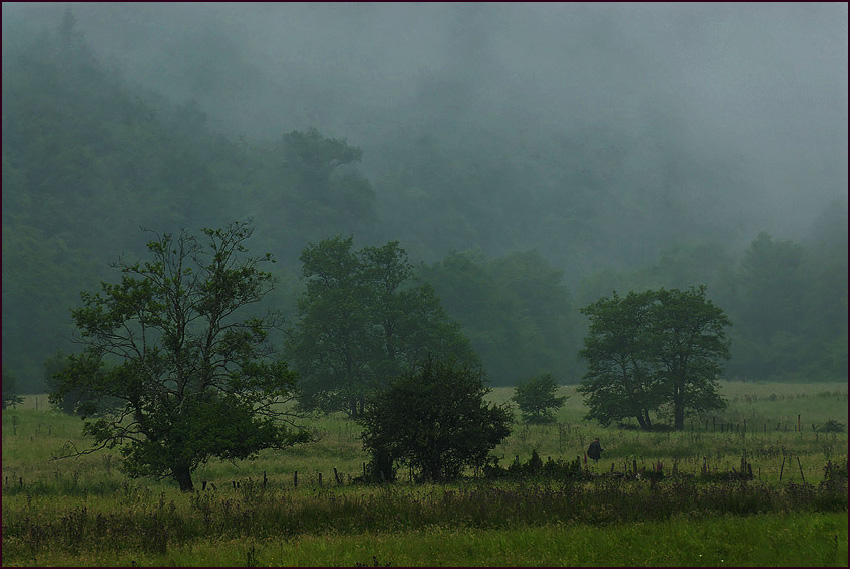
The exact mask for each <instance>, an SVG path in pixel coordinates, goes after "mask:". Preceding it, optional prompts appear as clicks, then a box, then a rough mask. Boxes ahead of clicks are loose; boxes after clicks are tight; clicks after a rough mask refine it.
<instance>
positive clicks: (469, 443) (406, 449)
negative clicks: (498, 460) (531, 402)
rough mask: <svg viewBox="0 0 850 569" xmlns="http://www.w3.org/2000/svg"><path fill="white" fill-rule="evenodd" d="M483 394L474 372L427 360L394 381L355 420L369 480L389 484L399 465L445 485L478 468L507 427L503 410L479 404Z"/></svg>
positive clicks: (509, 419)
mask: <svg viewBox="0 0 850 569" xmlns="http://www.w3.org/2000/svg"><path fill="white" fill-rule="evenodd" d="M489 391H490V390H489V388H487V387H486V386H485V385H484V380H483V374H482V372H481V371H480V370H479V369H477V368H472V367H470V366H468V365H463V364H459V363H457V362H455V361H451V360H448V361H444V360H440V359H437V358H434V357H431V356H429V357H426V358H425V360H423V362H422V363H421V365H418V366H416V368H414V369H412V370H409V371H407V372H405V373H404V374H402V375H401V376H399V377H397V378H396V379H394V380H393V381H392V382H390V385H389V386H388V387H387V388H386V389H385V390H383V391H381V392H380V393H379V394H377V395H376V396H375V397H374V398H373V399H372V400H371V401H370V403H369V405H367V407H366V411H365V413H364V414H363V416H362V418H361V419H360V421H361V423H362V424H363V433H362V438H363V446H364V448H365V449H366V450H367V451H368V452H369V453H370V454H371V455H372V465H373V473H372V474H373V476H376V477H381V478H383V479H385V480H386V479H390V478H392V477H394V474H395V469H396V468H397V467H398V466H402V465H403V466H408V467H410V468H413V469H414V470H415V471H417V472H418V474H419V477H420V478H421V479H424V480H438V481H445V480H452V479H455V478H457V477H458V476H460V475H461V474H462V472H463V469H464V468H466V467H467V466H471V467H480V466H482V465H483V464H484V463H485V462H486V460H487V456H488V454H489V452H490V450H492V449H493V448H494V447H495V446H496V445H497V444H499V442H501V441H502V439H504V438H505V437H507V436H508V435H509V434H510V431H511V429H510V426H511V423H512V422H513V416H512V414H511V412H510V410H509V409H508V408H507V407H506V406H499V405H495V404H488V403H486V402H485V401H484V396H485V395H486V394H487V393H488V392H489Z"/></svg>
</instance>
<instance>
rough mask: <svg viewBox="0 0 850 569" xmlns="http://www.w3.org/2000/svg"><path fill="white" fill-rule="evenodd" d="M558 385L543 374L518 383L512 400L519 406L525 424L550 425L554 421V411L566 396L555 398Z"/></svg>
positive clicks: (550, 377)
mask: <svg viewBox="0 0 850 569" xmlns="http://www.w3.org/2000/svg"><path fill="white" fill-rule="evenodd" d="M557 390H558V384H557V383H555V379H554V378H553V377H552V374H551V373H545V374H543V375H538V376H536V377H533V378H531V379H530V380H528V381H526V382H523V383H520V384H519V385H517V387H516V393H515V394H514V396H513V398H512V399H513V400H514V401H516V404H517V405H518V406H519V409H520V412H521V413H522V420H523V421H525V422H526V423H534V424H541V423H552V422H554V421H555V415H554V414H553V412H552V411H553V410H554V409H560V408H561V407H563V406H564V402H565V401H566V400H567V397H566V396H563V397H556V396H555V392H556V391H557Z"/></svg>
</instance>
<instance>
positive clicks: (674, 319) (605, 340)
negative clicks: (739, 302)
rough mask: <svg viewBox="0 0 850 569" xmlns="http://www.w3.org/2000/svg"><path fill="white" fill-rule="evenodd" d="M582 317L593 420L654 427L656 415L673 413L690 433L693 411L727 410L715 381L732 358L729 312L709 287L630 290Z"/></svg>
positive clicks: (678, 424)
mask: <svg viewBox="0 0 850 569" xmlns="http://www.w3.org/2000/svg"><path fill="white" fill-rule="evenodd" d="M582 312H583V313H584V314H586V315H587V316H588V318H589V321H590V325H589V330H588V335H587V337H586V338H585V346H584V348H583V349H582V350H581V352H580V355H581V357H582V358H583V359H585V360H586V362H587V364H588V372H587V373H586V374H585V377H584V381H583V382H582V384H581V385H580V386H579V388H578V389H579V392H581V393H584V394H585V402H586V404H587V406H588V408H589V411H588V414H587V417H588V418H589V419H596V420H597V421H599V422H600V423H601V424H603V425H607V424H610V423H611V422H614V421H621V420H623V419H626V418H629V417H634V418H635V419H637V421H638V424H640V426H641V427H642V428H644V429H649V428H651V427H652V421H651V415H650V413H651V412H655V413H657V412H659V411H661V410H664V409H668V408H669V409H670V410H671V411H672V415H673V419H674V428H676V429H679V430H681V429H682V428H684V418H685V413H686V411H687V410H691V411H697V412H699V411H710V410H715V409H719V408H722V407H723V405H724V401H723V399H722V398H721V397H720V395H719V394H718V392H717V383H716V381H717V378H718V377H719V376H720V374H721V373H722V366H721V364H720V362H721V361H722V360H726V359H729V344H730V342H729V340H728V339H727V337H726V327H728V326H730V325H731V322H730V321H729V319H728V318H727V317H726V315H725V314H724V313H723V310H722V309H720V308H719V307H717V306H716V305H714V303H713V302H711V301H710V300H708V299H707V298H706V287H705V286H699V287H691V288H689V289H688V290H687V291H681V290H678V289H670V290H665V289H663V288H662V289H659V290H649V291H645V292H641V293H635V292H629V294H628V295H627V296H626V297H625V298H620V297H619V296H617V294H616V292H615V293H614V294H613V296H612V297H611V298H603V299H600V300H599V301H597V302H595V303H594V304H591V305H589V306H587V307H585V308H584V309H582Z"/></svg>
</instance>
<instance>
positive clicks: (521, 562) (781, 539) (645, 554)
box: [4, 513, 848, 567]
mask: <svg viewBox="0 0 850 569" xmlns="http://www.w3.org/2000/svg"><path fill="white" fill-rule="evenodd" d="M847 530H848V526H847V514H846V513H844V514H789V515H759V516H748V517H736V516H720V517H714V518H706V519H697V518H693V517H676V518H673V519H670V520H665V521H658V522H639V523H628V524H618V525H615V526H605V527H598V526H592V525H583V524H563V525H550V526H538V527H519V528H513V529H509V530H474V529H470V528H444V527H431V528H427V529H423V530H419V531H405V532H392V533H363V534H359V535H321V536H302V537H298V538H294V539H280V538H270V539H266V540H254V539H244V540H243V539H232V540H221V539H217V540H196V541H193V542H192V543H189V544H184V545H181V546H179V547H174V548H171V549H170V550H169V551H168V552H167V553H166V554H145V553H140V552H120V551H109V552H96V553H81V554H77V555H74V554H70V553H67V552H65V553H63V552H53V551H44V552H43V553H41V554H40V555H39V556H38V558H37V560H28V561H25V560H15V561H14V562H12V563H6V562H5V561H6V560H4V565H6V566H21V565H30V564H34V561H37V563H38V564H39V565H42V566H88V567H91V566H101V567H106V566H121V565H123V566H127V565H131V564H136V565H139V566H160V567H168V566H177V567H188V566H195V567H246V566H257V567H275V566H278V567H279V566H290V567H306V566H324V567H333V566H340V567H342V566H347V567H352V566H357V565H358V564H359V565H365V566H376V565H379V566H397V567H400V566H408V567H439V566H455V567H457V566H469V567H500V566H502V567H510V566H514V567H516V566H526V567H530V566H549V567H554V566H633V567H641V566H680V567H721V566H738V567H747V566H750V567H758V566H762V567H764V566H773V567H800V566H816V567H836V566H845V567H846V566H847V563H848V555H847Z"/></svg>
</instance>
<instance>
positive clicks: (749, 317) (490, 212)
mask: <svg viewBox="0 0 850 569" xmlns="http://www.w3.org/2000/svg"><path fill="white" fill-rule="evenodd" d="M7 31H9V32H10V33H6V32H7ZM2 57H3V68H2V74H3V75H2V78H3V87H2V95H3V104H2V123H3V124H2V136H3V145H2V159H3V166H2V168H3V170H2V175H3V178H2V184H3V203H2V205H3V207H2V223H3V250H2V253H3V261H2V263H3V267H2V268H3V285H2V287H3V290H2V292H3V294H2V298H3V324H2V333H3V338H2V343H3V368H4V372H5V371H6V370H9V371H12V372H14V374H15V375H17V377H18V385H19V386H20V387H21V388H22V391H24V392H38V391H41V390H43V388H44V387H43V374H44V372H43V364H44V361H45V359H46V358H48V357H49V356H51V355H52V354H53V353H55V352H56V350H58V349H62V350H64V351H65V352H70V351H73V345H72V344H71V342H70V340H69V338H70V337H71V335H72V333H73V328H72V325H71V319H70V316H69V310H70V309H71V308H72V307H74V306H76V305H77V304H78V302H79V292H80V291H82V290H87V291H94V290H95V289H96V287H97V283H98V282H99V281H100V280H101V279H106V278H108V277H107V275H109V274H110V273H109V272H107V271H108V267H107V265H108V263H109V262H111V261H113V260H115V258H116V256H117V255H118V254H121V253H127V254H129V255H132V256H135V255H136V254H137V253H141V251H140V248H141V247H143V245H144V242H145V236H144V234H143V233H142V232H140V231H139V228H140V226H141V227H145V228H150V229H153V230H156V231H176V230H178V229H179V228H186V229H189V230H191V231H195V230H197V229H198V228H200V227H217V226H221V225H223V224H225V223H227V222H229V221H233V220H235V219H242V218H246V217H249V216H252V217H253V218H254V219H255V225H256V227H257V231H256V233H255V239H254V240H253V242H252V243H251V244H250V245H251V247H252V248H253V249H255V250H256V251H255V252H257V253H260V252H265V251H270V252H272V253H273V254H274V255H275V256H276V257H277V258H278V260H279V263H278V265H277V267H278V274H279V276H280V283H279V286H278V290H277V291H276V293H275V296H274V302H276V303H277V304H278V305H279V306H280V307H281V308H282V309H283V310H284V311H285V312H286V313H289V314H292V313H293V312H294V308H295V299H296V298H297V297H298V296H299V295H300V293H301V290H302V287H303V284H302V283H301V282H300V281H299V279H298V278H297V275H298V271H299V268H300V264H299V262H298V255H299V254H300V252H301V251H302V250H303V249H304V247H305V246H306V245H307V244H308V243H311V242H313V243H315V242H317V241H319V240H321V239H324V238H327V237H330V236H333V235H340V234H341V235H353V236H354V237H355V239H356V241H357V242H358V244H362V245H372V244H380V243H383V242H385V241H388V240H395V239H398V240H400V241H401V245H402V247H404V248H405V249H406V250H407V252H408V253H409V254H410V258H411V260H412V261H414V262H416V261H417V260H418V261H419V262H420V263H419V266H418V267H417V273H418V276H419V278H420V279H421V280H423V281H425V282H429V283H431V284H432V285H433V286H434V288H435V290H436V291H437V294H438V296H439V297H440V298H441V300H442V303H443V306H444V308H445V309H446V312H447V313H448V315H449V316H451V317H452V318H455V319H456V320H458V321H459V322H460V323H461V324H462V326H463V328H464V331H465V333H466V334H467V335H468V337H469V338H470V340H471V342H472V346H473V348H474V349H475V350H476V352H477V353H478V354H479V356H480V357H481V359H482V361H483V363H484V366H485V369H486V371H487V375H488V377H489V379H490V380H491V382H492V383H493V384H496V385H513V384H515V383H516V382H517V381H520V380H524V379H528V378H529V377H531V376H533V375H535V374H538V373H544V372H551V373H552V374H553V375H554V377H555V378H556V379H557V380H558V381H559V382H561V383H575V382H578V381H579V380H580V379H581V376H582V374H583V369H582V367H581V365H582V364H581V362H580V361H579V359H578V355H577V354H578V350H579V349H580V347H581V342H582V338H583V337H584V333H585V330H586V322H585V320H584V317H582V316H581V315H580V313H579V311H578V309H579V308H580V307H582V306H586V305H587V304H589V303H591V302H594V301H596V300H597V299H599V298H600V297H601V296H607V295H610V294H611V292H612V290H617V291H618V292H621V293H624V292H627V291H628V290H642V289H646V288H658V287H679V288H684V287H687V286H689V285H692V284H706V285H707V286H708V294H709V296H710V297H711V298H712V300H713V301H714V302H716V303H717V304H718V305H719V306H720V307H721V308H723V309H724V311H726V313H727V314H728V315H729V316H730V318H731V319H732V321H733V324H734V326H733V329H732V330H731V337H732V342H733V344H732V354H733V357H732V360H731V361H730V362H729V363H728V365H727V366H726V369H727V375H728V376H730V377H736V378H737V377H744V378H751V379H773V378H786V379H788V378H790V379H801V380H819V379H836V378H845V377H847V342H848V338H847V290H848V282H847V273H848V270H847V269H848V267H847V256H848V255H847V225H846V224H847V219H846V213H847V212H846V211H843V210H836V211H833V212H832V214H833V215H832V216H829V215H827V216H826V217H824V218H823V219H822V220H821V223H820V224H819V232H818V233H817V234H815V236H814V237H813V238H812V239H810V240H809V241H807V242H805V243H799V242H793V241H784V240H777V239H774V238H772V237H771V236H769V235H767V234H760V235H758V236H754V240H753V241H752V243H751V244H750V246H749V247H748V248H747V249H746V250H745V251H743V252H735V251H731V250H730V249H729V248H728V247H726V246H725V245H721V244H720V242H721V241H722V239H721V238H720V237H722V236H718V239H717V241H710V242H709V241H692V242H686V243H678V244H672V243H671V244H670V245H669V246H668V248H667V249H666V250H664V251H663V253H661V255H660V258H659V259H658V261H657V263H656V264H654V265H652V266H647V267H645V268H641V269H628V270H620V269H610V270H604V271H588V272H586V273H585V274H581V275H575V274H565V272H564V270H561V269H558V268H555V267H553V266H552V265H551V264H550V262H552V263H554V262H556V261H557V263H558V264H557V266H559V267H564V266H566V264H565V263H564V262H563V260H564V258H567V257H570V255H573V256H574V257H576V258H584V257H586V256H587V255H589V254H590V253H589V252H592V251H593V250H594V246H595V244H596V242H598V241H599V240H600V231H601V230H600V229H599V228H597V227H594V223H596V222H595V221H594V220H595V218H594V217H593V216H594V212H596V211H597V209H600V208H597V207H596V206H595V205H594V200H600V199H603V198H602V197H600V195H602V194H599V193H596V192H594V191H591V190H592V187H595V185H599V184H602V183H603V182H604V180H602V181H600V180H598V179H596V178H594V177H593V176H590V177H589V178H587V179H580V177H581V176H586V175H587V174H586V172H584V170H581V169H580V168H578V164H587V162H586V161H585V160H584V159H583V158H582V157H581V156H580V155H579V154H576V153H573V154H572V155H571V158H570V160H569V161H567V162H564V163H561V164H559V165H556V166H552V164H551V163H550V164H548V166H547V168H549V169H550V170H551V169H552V168H555V169H558V168H560V169H561V170H562V172H561V174H560V176H561V178H562V179H563V180H564V182H563V183H564V184H565V188H566V189H565V190H564V195H565V196H567V197H563V198H560V199H566V200H567V201H568V202H570V203H569V207H567V206H564V208H562V209H559V208H555V207H552V206H551V204H549V205H548V206H547V204H542V206H541V204H539V203H538V204H537V206H535V207H539V209H537V210H533V209H529V208H530V207H531V205H529V204H531V203H532V202H534V200H535V199H536V198H534V196H532V195H530V194H529V196H528V200H526V199H524V198H523V197H522V194H521V190H522V189H523V188H525V187H526V186H527V185H528V184H527V180H525V179H523V177H522V176H521V175H520V173H521V172H524V171H527V170H528V171H530V170H531V169H532V167H533V164H532V163H526V164H522V165H521V167H520V166H511V164H510V163H509V161H507V160H505V157H506V155H507V154H509V153H507V154H506V152H507V151H505V152H503V153H495V154H494V155H493V157H492V158H491V162H489V163H481V162H479V161H477V159H476V157H475V156H474V155H472V154H469V153H467V154H463V153H455V152H453V151H449V150H448V148H443V147H441V146H440V142H439V141H435V140H433V139H430V138H427V137H426V138H420V139H417V140H411V141H409V144H408V145H407V146H404V145H401V146H399V147H397V148H396V149H395V153H394V154H393V155H392V156H389V155H388V156H384V157H381V159H380V160H377V161H376V162H377V163H382V162H383V163H384V164H387V163H392V164H393V166H392V168H387V169H386V170H385V171H379V172H378V173H377V174H373V175H372V179H370V178H368V177H367V176H366V175H364V174H363V172H362V171H361V169H360V168H358V162H359V161H360V160H361V157H362V154H363V152H362V150H361V149H360V148H357V147H355V146H353V145H350V144H348V142H347V141H346V140H344V139H335V138H332V137H329V136H326V135H324V134H322V133H320V132H318V131H317V130H307V131H292V132H289V133H282V134H281V136H280V137H279V138H278V139H277V140H273V141H267V142H262V143H259V142H257V143H248V142H246V141H244V140H231V139H230V138H228V137H227V136H225V135H222V134H219V133H216V132H213V131H212V130H211V129H210V128H209V126H208V125H207V120H206V117H205V115H204V113H203V112H202V110H201V109H200V108H199V106H198V105H197V104H193V103H191V102H189V103H185V104H174V103H171V102H169V101H166V100H164V99H163V98H161V97H158V96H157V95H155V94H153V93H150V92H147V91H144V90H142V89H139V88H135V87H131V86H130V85H128V84H126V81H125V80H124V79H123V78H122V75H121V73H120V70H114V69H109V68H107V67H106V66H105V65H103V64H102V63H101V62H99V61H98V59H97V57H96V56H95V55H94V54H93V53H92V51H91V50H90V48H89V47H88V45H87V43H86V41H85V38H84V37H83V36H82V35H81V34H80V33H79V32H78V31H77V30H76V29H75V26H74V22H73V18H72V17H70V14H69V17H66V19H65V20H64V21H63V23H62V25H61V26H60V27H59V28H58V29H57V30H54V31H45V32H44V33H43V34H42V35H41V36H38V37H33V36H26V35H16V34H15V33H14V32H13V30H11V31H10V30H6V28H5V27H4V34H3V56H2ZM237 138H238V137H237ZM491 143H492V144H495V142H494V141H491ZM576 152H579V151H576ZM573 167H575V168H574V169H573ZM583 168H585V167H583ZM550 174H551V172H550ZM552 175H553V176H554V174H552ZM573 187H574V188H575V191H572V190H571V188H573ZM606 195H607V194H606ZM604 199H606V200H607V199H610V196H608V197H605V198H604ZM606 207H607V208H609V209H610V207H611V206H610V204H608V205H607V206H606ZM602 209H604V208H602ZM544 211H545V216H544V217H541V218H539V219H536V218H535V212H538V213H539V212H544ZM541 215H542V214H541ZM413 219H417V220H420V221H422V220H424V221H423V223H421V224H420V225H417V226H416V227H418V228H419V229H414V228H413V225H412V224H411V222H410V220H413ZM424 227H426V228H427V231H423V230H422V228H424ZM544 237H548V239H546V240H544V239H543V238H544ZM640 238H641V236H640V235H636V236H635V239H640ZM534 239H538V240H539V241H538V242H541V243H542V242H545V243H547V245H546V247H537V248H535V247H534V246H533V243H534V242H535V241H534ZM459 244H462V245H459ZM600 247H601V245H600ZM600 250H601V249H600ZM586 264H587V263H585V265H586ZM595 264H597V265H599V263H598V262H596V263H595ZM611 265H612V266H623V265H622V263H619V262H617V261H612V263H611ZM573 266H582V263H579V262H576V263H575V264H574V265H573ZM632 266H633V265H632ZM566 282H570V283H573V284H572V285H571V286H568V285H567V284H566ZM576 283H577V284H576ZM571 289H572V290H571Z"/></svg>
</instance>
